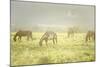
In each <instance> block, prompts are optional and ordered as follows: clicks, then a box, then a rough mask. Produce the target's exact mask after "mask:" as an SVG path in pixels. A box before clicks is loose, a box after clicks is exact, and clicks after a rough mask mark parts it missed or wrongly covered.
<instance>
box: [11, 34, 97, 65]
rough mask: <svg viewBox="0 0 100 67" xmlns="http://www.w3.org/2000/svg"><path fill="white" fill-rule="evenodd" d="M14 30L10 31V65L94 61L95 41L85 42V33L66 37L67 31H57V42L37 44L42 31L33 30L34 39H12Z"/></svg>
mask: <svg viewBox="0 0 100 67" xmlns="http://www.w3.org/2000/svg"><path fill="white" fill-rule="evenodd" d="M14 34H15V33H14V32H12V33H11V65H12V66H16V65H33V64H51V63H69V62H84V61H95V43H94V41H89V42H87V43H85V35H86V33H77V34H75V36H74V37H70V38H68V37H67V33H57V36H58V43H57V44H53V43H52V41H49V42H48V46H46V45H45V43H43V46H42V47H40V46H39V40H40V38H41V36H42V35H43V33H41V32H33V38H34V40H29V41H27V39H26V37H23V38H22V40H21V41H16V42H14V41H13V36H14Z"/></svg>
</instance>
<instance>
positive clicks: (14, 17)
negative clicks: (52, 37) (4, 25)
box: [11, 1, 95, 29]
mask: <svg viewBox="0 0 100 67" xmlns="http://www.w3.org/2000/svg"><path fill="white" fill-rule="evenodd" d="M94 10H95V8H94V6H82V5H67V4H52V3H36V2H19V1H12V2H11V28H12V29H15V28H16V29H20V28H21V29H24V28H27V29H28V28H33V27H34V26H38V27H71V26H79V27H82V28H85V29H93V28H94V19H95V18H94V16H95V15H94V13H95V12H94Z"/></svg>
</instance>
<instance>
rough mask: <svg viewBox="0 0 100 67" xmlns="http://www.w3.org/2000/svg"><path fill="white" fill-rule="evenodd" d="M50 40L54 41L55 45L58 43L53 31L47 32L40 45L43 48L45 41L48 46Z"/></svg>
mask: <svg viewBox="0 0 100 67" xmlns="http://www.w3.org/2000/svg"><path fill="white" fill-rule="evenodd" d="M48 40H52V41H53V44H55V43H57V34H56V33H55V32H52V31H47V32H45V33H44V34H43V36H42V37H41V38H40V41H39V45H40V46H42V42H43V41H45V43H46V45H47V43H48ZM47 46H48V45H47Z"/></svg>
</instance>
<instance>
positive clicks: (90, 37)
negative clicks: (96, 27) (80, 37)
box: [85, 31, 95, 42]
mask: <svg viewBox="0 0 100 67" xmlns="http://www.w3.org/2000/svg"><path fill="white" fill-rule="evenodd" d="M89 40H95V32H94V31H88V32H87V34H86V37H85V41H86V42H88V41H89Z"/></svg>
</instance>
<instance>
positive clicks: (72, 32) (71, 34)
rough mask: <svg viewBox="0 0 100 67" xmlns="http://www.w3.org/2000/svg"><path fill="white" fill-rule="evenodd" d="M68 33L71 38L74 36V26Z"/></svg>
mask: <svg viewBox="0 0 100 67" xmlns="http://www.w3.org/2000/svg"><path fill="white" fill-rule="evenodd" d="M67 33H68V38H69V37H73V36H74V33H75V32H74V30H73V29H72V28H69V29H68V32H67Z"/></svg>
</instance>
